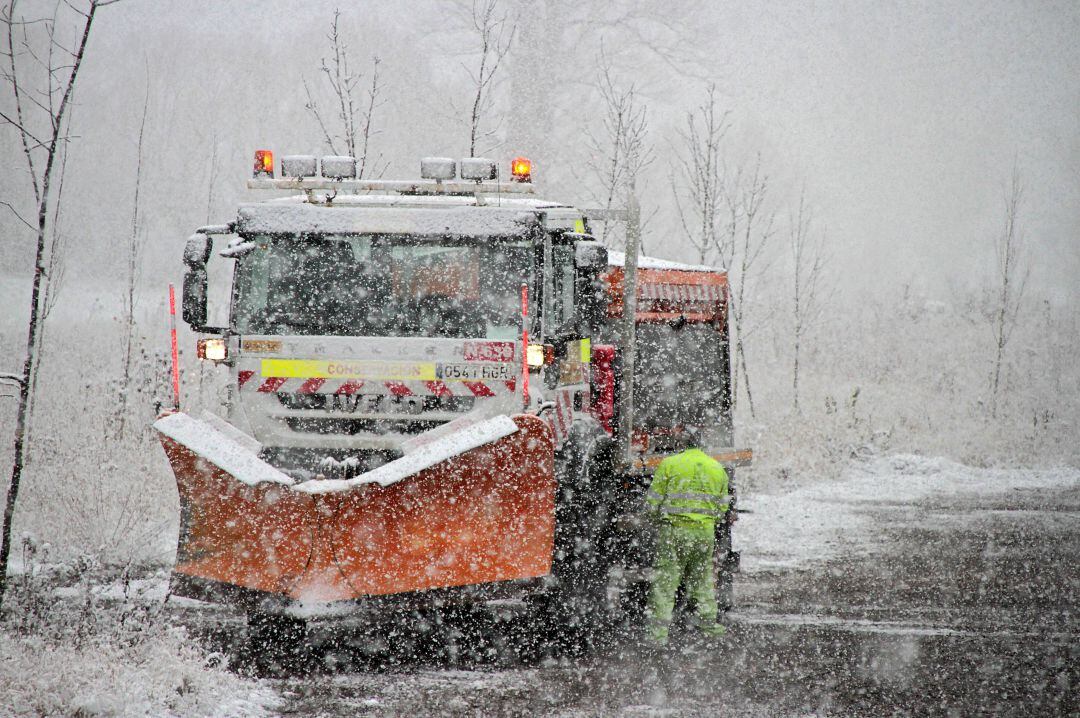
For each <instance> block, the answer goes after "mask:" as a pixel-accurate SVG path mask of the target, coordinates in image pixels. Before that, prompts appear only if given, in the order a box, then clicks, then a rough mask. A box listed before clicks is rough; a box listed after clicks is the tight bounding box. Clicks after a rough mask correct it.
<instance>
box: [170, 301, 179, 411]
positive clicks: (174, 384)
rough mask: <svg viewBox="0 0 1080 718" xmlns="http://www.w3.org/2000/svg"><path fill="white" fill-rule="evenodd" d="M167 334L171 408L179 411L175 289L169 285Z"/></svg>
mask: <svg viewBox="0 0 1080 718" xmlns="http://www.w3.org/2000/svg"><path fill="white" fill-rule="evenodd" d="M169 334H170V335H171V338H172V388H173V408H174V409H176V410H177V411H180V352H179V350H178V348H177V346H176V289H175V288H173V285H172V284H170V285H169Z"/></svg>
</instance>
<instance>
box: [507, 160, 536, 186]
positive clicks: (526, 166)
mask: <svg viewBox="0 0 1080 718" xmlns="http://www.w3.org/2000/svg"><path fill="white" fill-rule="evenodd" d="M510 176H511V178H513V180H514V181H515V182H532V162H530V161H529V160H527V159H526V158H524V157H515V158H514V159H513V160H512V161H511V162H510Z"/></svg>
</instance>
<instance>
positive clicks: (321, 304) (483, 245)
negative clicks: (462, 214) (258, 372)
mask: <svg viewBox="0 0 1080 718" xmlns="http://www.w3.org/2000/svg"><path fill="white" fill-rule="evenodd" d="M249 241H251V243H252V244H253V245H254V248H253V249H252V250H251V251H250V252H248V253H246V254H244V255H242V256H241V257H240V258H239V259H238V263H237V268H236V285H235V286H236V289H235V295H234V302H233V328H234V329H235V330H236V331H237V332H238V333H240V334H305V335H348V336H395V337H405V336H423V337H469V338H490V339H513V338H515V337H517V336H518V334H519V332H520V328H519V317H520V314H521V305H520V301H521V299H520V296H521V283H522V282H523V281H525V280H526V279H527V278H529V279H530V284H531V273H532V269H531V268H532V261H531V258H532V256H533V255H532V245H531V243H529V242H527V241H524V240H515V239H502V240H500V239H492V238H485V239H484V240H482V241H481V240H479V239H460V238H445V239H436V238H419V237H407V236H385V235H319V236H304V237H296V236H289V237H265V236H263V237H253V238H250V240H249Z"/></svg>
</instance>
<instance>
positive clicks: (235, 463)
mask: <svg viewBox="0 0 1080 718" xmlns="http://www.w3.org/2000/svg"><path fill="white" fill-rule="evenodd" d="M177 416H180V417H184V420H185V421H186V422H187V426H186V428H185V427H184V426H182V424H184V421H181V420H173V417H177ZM166 422H171V423H168V424H166ZM492 422H495V424H496V433H494V434H490V435H489V436H487V437H485V436H484V435H483V434H482V433H481V434H476V433H475V432H474V435H473V437H472V443H469V437H468V436H463V437H458V436H455V435H451V436H449V437H446V438H444V439H441V440H439V441H436V442H434V443H433V444H432V447H430V448H429V449H425V450H422V451H420V452H418V454H419V455H418V456H412V455H406V456H405V457H403V458H402V459H399V460H398V461H397V462H391V464H387V465H386V466H384V467H380V468H379V469H376V470H375V471H373V472H369V474H365V475H363V476H360V477H357V478H356V479H348V480H315V481H308V482H304V483H295V482H293V481H292V480H291V479H289V477H287V476H285V475H284V474H281V473H280V472H277V471H276V470H275V469H273V467H270V466H269V465H267V464H265V463H263V462H261V461H260V460H259V459H258V458H257V457H256V456H255V454H254V453H252V452H250V450H244V449H243V448H242V447H240V446H239V445H233V444H227V442H223V441H219V446H218V448H217V449H215V450H214V451H213V452H211V451H207V450H206V436H207V435H212V434H213V433H214V432H213V430H212V429H210V430H209V431H206V430H205V429H206V428H207V427H206V425H205V424H199V422H197V421H196V420H194V419H191V418H190V417H187V416H186V415H180V414H176V415H172V417H166V418H165V419H163V420H159V421H158V423H157V424H155V427H156V428H158V430H159V433H160V435H161V442H162V445H163V446H164V448H165V453H166V455H167V456H168V458H169V461H170V463H171V465H172V469H173V472H174V473H175V475H176V482H177V488H178V490H179V494H180V506H181V527H180V539H179V543H178V549H177V559H176V567H175V569H174V581H173V584H174V591H175V592H176V593H178V594H179V595H190V596H193V597H196V598H207V597H215V595H216V596H220V597H221V598H225V599H228V598H229V596H230V591H234V592H235V591H236V590H239V593H240V594H246V595H247V597H251V596H252V595H254V596H258V595H259V594H263V595H266V594H270V595H275V596H279V597H283V598H287V599H293V600H298V601H304V602H316V603H318V602H331V601H342V600H351V599H358V598H362V597H365V596H374V595H384V594H393V593H404V592H409V591H422V590H426V589H433V588H445V587H452V586H465V585H471V584H481V583H490V582H495V581H508V580H512V579H522V578H532V577H537V576H543V575H546V574H547V573H549V572H550V570H551V554H552V545H553V539H554V529H555V475H554V462H553V448H552V441H553V439H552V435H551V429H550V428H549V427H548V426H547V424H546V423H545V422H543V421H542V420H540V419H538V418H536V417H534V416H528V415H515V416H513V417H505V416H503V417H497V418H496V419H494V420H489V421H488V422H482V423H485V424H488V425H491V424H492ZM499 422H501V424H500V423H499ZM178 427H179V428H181V429H184V431H178V430H177V429H178ZM483 428H484V427H480V429H481V430H482V429H483ZM467 431H468V430H467ZM185 432H186V433H185ZM477 437H479V438H477ZM491 437H497V438H494V439H493V440H490V441H485V439H486V438H491ZM220 439H221V435H218V436H217V437H215V440H220ZM463 439H464V442H463ZM440 442H441V445H439V444H440ZM477 442H482V443H480V445H476V446H474V445H473V444H476V443H477ZM220 445H226V447H227V450H225V451H222V450H221V449H220ZM462 446H463V447H465V450H463V451H460V452H458V451H457V449H459V448H461V447H462ZM245 451H246V455H245ZM424 451H427V455H426V457H425V456H424V455H423V454H424ZM208 457H210V458H208ZM215 457H216V458H215ZM433 457H434V458H433ZM444 457H445V458H444ZM425 460H426V462H427V463H428V464H430V465H428V466H426V468H422V469H420V470H418V471H416V472H415V473H403V472H408V470H409V468H410V467H411V466H423V465H424V463H425ZM399 462H400V463H399ZM395 465H397V466H395ZM395 472H397V473H396V474H395ZM367 477H370V478H367ZM244 589H247V591H244ZM251 592H256V593H255V594H251Z"/></svg>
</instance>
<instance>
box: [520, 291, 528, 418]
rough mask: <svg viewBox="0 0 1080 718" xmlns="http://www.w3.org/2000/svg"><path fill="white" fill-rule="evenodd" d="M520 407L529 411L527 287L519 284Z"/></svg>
mask: <svg viewBox="0 0 1080 718" xmlns="http://www.w3.org/2000/svg"><path fill="white" fill-rule="evenodd" d="M521 405H522V407H523V408H524V410H525V411H528V410H529V285H528V284H526V283H524V282H522V283H521Z"/></svg>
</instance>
